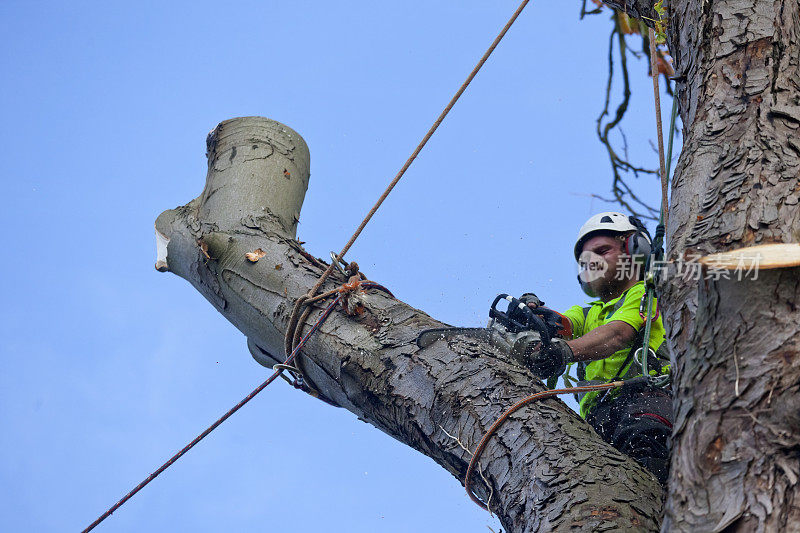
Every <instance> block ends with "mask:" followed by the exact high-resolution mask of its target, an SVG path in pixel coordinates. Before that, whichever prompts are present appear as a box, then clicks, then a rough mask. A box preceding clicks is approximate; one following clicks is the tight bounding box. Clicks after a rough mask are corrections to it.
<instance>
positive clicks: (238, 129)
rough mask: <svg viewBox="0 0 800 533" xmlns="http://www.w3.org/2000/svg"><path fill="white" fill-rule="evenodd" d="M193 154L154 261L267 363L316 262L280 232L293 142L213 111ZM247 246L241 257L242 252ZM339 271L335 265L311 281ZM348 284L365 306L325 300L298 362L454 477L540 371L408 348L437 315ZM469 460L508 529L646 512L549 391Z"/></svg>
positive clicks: (652, 499) (464, 341)
mask: <svg viewBox="0 0 800 533" xmlns="http://www.w3.org/2000/svg"><path fill="white" fill-rule="evenodd" d="M207 155H208V162H209V170H208V176H207V181H206V187H205V189H204V190H203V193H202V194H201V196H200V197H199V198H196V199H195V200H192V201H191V202H189V203H188V204H187V205H185V206H182V207H179V208H176V209H173V210H169V211H165V212H164V213H162V214H161V215H160V216H159V217H158V220H157V221H156V230H157V232H158V233H159V234H160V237H159V238H160V239H162V243H163V242H164V241H166V242H167V244H166V253H163V254H161V255H163V257H159V264H158V266H159V267H160V269H161V270H168V271H170V272H173V273H174V274H177V275H179V276H181V277H183V278H184V279H186V280H187V281H189V282H190V283H191V284H192V285H193V286H194V287H195V288H196V289H197V290H198V291H200V293H201V294H203V296H205V297H206V299H207V300H208V301H209V302H211V304H212V305H214V307H215V308H216V309H217V310H218V311H219V312H220V313H222V314H223V315H224V316H225V317H226V318H227V319H228V320H229V321H230V322H231V323H233V324H234V325H235V326H236V327H237V328H238V329H239V330H241V331H242V332H243V333H244V334H245V335H246V336H247V338H248V344H249V346H250V348H251V351H252V352H253V355H254V357H256V359H257V360H258V361H259V362H260V363H262V364H264V365H266V366H271V365H272V364H274V363H277V362H280V361H282V359H283V353H282V352H283V345H284V335H285V333H286V327H287V323H288V318H289V314H290V312H291V308H292V304H293V303H294V301H295V300H296V299H297V298H299V297H300V296H302V295H304V294H305V293H306V292H307V291H308V290H309V289H310V288H311V287H312V286H313V285H314V283H315V282H316V280H317V279H318V277H319V275H320V274H321V273H322V270H323V268H324V266H325V265H324V264H322V262H321V261H319V260H314V258H313V257H312V256H310V255H309V254H307V253H306V252H305V251H304V250H303V249H302V247H301V246H300V244H299V243H298V242H297V241H296V240H295V229H296V222H297V218H298V217H299V211H300V206H301V205H302V202H303V196H304V193H305V190H306V188H307V186H308V169H309V164H308V161H309V156H308V149H307V148H306V145H305V143H304V142H303V140H302V138H301V137H300V136H299V135H298V134H297V133H295V132H294V131H292V130H291V129H289V128H288V127H286V126H283V125H281V124H279V123H277V122H274V121H271V120H268V119H265V118H258V117H249V118H239V119H233V120H229V121H225V122H223V123H221V124H220V125H219V126H218V127H217V128H216V129H215V130H214V132H212V134H211V135H210V136H209V142H208V154H207ZM256 250H260V252H258V255H259V259H258V260H257V261H256V262H253V261H252V260H250V259H248V257H247V254H252V253H254V252H255V251H256ZM251 257H253V256H251ZM278 265H281V267H280V268H276V267H277V266H278ZM344 281H346V280H344V278H343V277H342V276H341V275H340V274H337V273H334V274H333V275H332V276H331V278H330V279H329V282H328V283H327V285H326V286H325V287H323V289H322V290H328V289H331V288H334V287H335V286H336V285H338V284H340V283H342V282H344ZM360 298H361V299H362V301H363V303H364V305H365V307H366V313H365V314H364V315H362V316H359V317H349V316H347V315H345V314H344V313H343V312H341V311H336V312H334V313H333V314H332V315H331V317H330V318H329V319H328V320H327V322H325V324H324V325H323V326H322V327H321V328H320V331H319V332H318V333H317V334H315V335H314V336H313V337H312V338H311V339H310V341H309V343H308V344H307V345H306V347H305V348H304V351H303V357H304V368H305V369H306V372H307V373H308V375H309V378H310V379H311V380H312V381H313V382H314V383H315V384H316V386H317V387H319V389H320V391H321V393H322V394H323V395H324V396H325V397H327V398H329V399H331V400H332V401H333V402H335V403H336V404H337V405H340V406H342V407H344V408H346V409H348V410H349V411H351V412H353V413H354V414H355V415H357V416H358V417H360V418H362V419H364V420H366V421H368V422H370V423H371V424H373V425H374V426H376V427H377V428H379V429H381V430H382V431H384V432H386V433H387V434H389V435H391V436H393V437H394V438H396V439H398V440H400V441H401V442H403V443H405V444H407V445H409V446H411V447H412V448H414V449H416V450H418V451H420V452H422V453H424V454H425V455H427V456H429V457H431V458H433V459H434V460H435V461H436V462H437V463H439V464H440V465H441V466H442V467H444V468H445V469H447V470H448V471H449V472H451V473H452V474H453V475H455V476H457V477H458V478H459V479H461V480H462V481H463V476H464V473H465V472H466V469H467V464H468V462H469V459H470V456H471V452H470V451H469V450H471V449H474V447H475V446H476V444H477V443H478V441H479V440H480V438H481V436H482V435H483V433H484V431H485V430H486V428H488V427H489V426H490V425H491V424H492V422H494V420H496V419H497V417H498V416H499V415H500V414H501V413H502V412H503V411H504V410H505V409H506V408H508V407H509V406H511V405H512V404H514V403H515V402H517V401H518V400H520V399H522V398H524V397H525V396H527V395H528V394H530V393H531V392H535V391H538V390H542V389H543V386H542V384H541V382H540V381H539V380H538V379H536V378H534V377H533V376H532V374H530V372H529V371H528V370H526V369H524V368H521V367H519V366H516V365H515V364H514V363H513V362H512V361H511V360H510V359H509V358H508V357H507V356H506V355H504V354H502V353H500V352H498V351H496V350H495V349H494V348H492V347H491V346H490V345H489V344H488V343H485V342H483V341H480V340H477V339H468V338H455V339H450V340H448V341H439V342H436V343H434V344H432V345H431V346H429V347H427V348H425V349H419V348H418V347H417V346H416V344H415V342H414V341H415V339H416V337H417V335H418V334H419V332H420V331H421V330H423V329H426V328H432V327H441V326H442V325H443V324H442V323H441V322H439V321H437V320H435V319H433V318H431V317H429V316H428V315H426V314H425V313H423V312H421V311H419V310H417V309H414V308H412V307H410V306H408V305H406V304H404V303H403V302H400V301H398V300H395V299H392V298H390V297H389V296H387V295H385V294H383V293H377V292H368V293H364V294H361V295H360ZM319 313H320V310H319V309H316V310H315V312H314V313H312V315H311V317H310V319H309V320H310V321H312V322H311V323H313V321H314V320H316V318H317V317H318V316H319ZM306 326H308V324H307V325H306ZM320 408H328V407H327V406H324V405H323V404H320ZM454 437H455V438H454ZM465 448H468V449H469V450H468V449H465ZM480 467H481V473H482V478H484V479H485V480H486V481H485V482H483V481H481V480H474V483H473V486H474V487H475V489H476V493H477V494H478V495H479V496H480V497H481V498H483V499H484V500H486V499H488V498H489V495H491V499H490V501H489V506H490V508H491V510H492V511H493V512H494V513H496V514H497V515H498V517H499V518H500V521H501V522H502V524H503V526H504V527H505V528H506V529H507V530H508V531H539V530H541V531H574V530H576V529H577V530H582V531H589V530H597V529H601V530H603V529H608V530H624V531H653V530H655V529H658V527H659V522H660V514H661V487H660V485H659V484H658V483H657V481H656V480H655V479H654V478H653V477H652V475H650V474H649V473H648V472H647V471H645V470H643V469H642V468H641V467H639V466H638V465H637V464H636V463H635V462H634V461H632V460H631V459H629V458H627V457H626V456H624V455H622V454H621V453H619V452H618V451H616V450H615V449H614V448H612V447H611V446H609V445H608V444H606V443H605V442H604V441H602V439H600V437H599V436H598V435H597V434H596V433H595V432H594V431H593V430H592V429H591V427H590V426H589V425H588V424H586V422H584V421H583V420H581V419H580V418H579V417H578V416H577V415H576V414H575V413H574V412H573V411H572V410H570V409H569V408H568V407H567V406H566V405H565V404H564V403H563V402H561V401H559V400H554V399H549V400H545V401H543V402H541V403H539V404H535V405H532V406H530V407H526V408H524V409H523V410H521V411H520V412H519V413H516V414H515V415H513V416H512V417H511V418H510V419H509V420H508V422H507V423H506V424H504V425H503V426H502V427H501V428H500V430H499V431H498V434H497V436H496V438H494V439H493V440H492V441H491V442H490V443H489V445H488V447H487V449H486V451H485V452H484V455H483V456H482V459H481V465H480ZM487 483H488V486H487ZM465 497H466V496H465Z"/></svg>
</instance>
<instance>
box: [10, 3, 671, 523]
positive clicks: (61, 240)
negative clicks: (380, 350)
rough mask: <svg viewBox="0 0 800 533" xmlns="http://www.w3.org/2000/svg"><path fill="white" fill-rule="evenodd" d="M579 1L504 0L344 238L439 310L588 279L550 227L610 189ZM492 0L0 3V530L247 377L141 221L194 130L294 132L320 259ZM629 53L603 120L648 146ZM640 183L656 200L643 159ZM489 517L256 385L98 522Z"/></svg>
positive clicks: (576, 298)
mask: <svg viewBox="0 0 800 533" xmlns="http://www.w3.org/2000/svg"><path fill="white" fill-rule="evenodd" d="M579 7H580V2H579V1H578V0H574V1H566V2H537V1H534V2H532V3H531V4H530V5H529V6H528V8H527V9H526V11H525V12H524V13H523V14H522V16H521V17H520V19H519V20H518V22H517V23H516V25H515V26H514V27H513V28H512V30H511V31H510V32H509V34H508V35H507V36H506V39H505V40H504V41H503V43H502V44H501V45H500V46H499V47H498V49H497V50H496V52H495V54H494V55H493V57H492V58H491V59H490V61H489V62H488V64H487V65H486V66H485V68H484V70H483V71H482V72H481V73H480V74H479V75H478V77H477V78H476V79H475V81H474V82H473V84H472V86H471V87H470V88H469V89H468V91H467V92H466V94H465V95H464V96H463V98H462V99H461V101H460V102H459V103H458V104H457V106H456V107H455V109H454V110H453V112H452V113H451V114H450V116H449V117H448V118H447V120H446V121H445V123H444V124H443V125H442V127H441V128H440V130H439V132H438V133H437V134H436V136H434V138H433V139H432V140H431V142H430V143H429V145H428V146H427V148H426V149H425V151H424V152H423V153H422V155H421V156H420V157H419V159H418V160H417V162H416V163H415V164H414V165H413V166H412V168H411V170H410V171H409V172H408V173H407V175H406V177H405V178H404V179H403V181H402V182H401V183H400V185H399V186H398V188H397V189H396V190H395V192H394V193H393V194H392V196H391V197H390V198H389V199H388V200H387V202H386V203H385V204H384V206H383V207H382V208H381V210H380V211H379V212H378V214H377V215H376V217H375V218H374V220H373V221H372V223H371V224H370V225H369V226H368V227H367V230H366V231H365V232H364V234H363V235H362V237H361V238H360V239H359V241H358V242H357V244H356V245H355V246H354V247H353V249H352V250H351V252H350V253H349V254H348V255H349V258H350V259H352V260H356V261H358V262H359V264H360V265H361V266H362V269H363V270H364V271H365V272H366V273H367V274H368V275H369V277H370V278H371V279H374V280H376V281H379V282H381V283H384V284H385V285H387V286H388V287H390V288H391V289H392V291H393V292H394V293H395V294H396V295H397V296H398V297H399V298H400V299H402V300H404V301H406V302H408V303H410V304H411V305H413V306H415V307H418V308H420V309H423V310H425V311H426V312H428V313H429V314H431V315H433V316H435V317H437V318H439V319H441V320H444V321H446V322H449V323H451V324H459V325H481V324H483V323H485V321H486V318H487V307H488V305H489V303H490V302H491V300H492V298H493V297H494V296H495V295H496V294H497V293H498V292H510V293H517V294H519V293H522V292H525V291H535V292H536V293H537V294H539V296H540V297H542V299H544V300H545V301H546V302H547V303H548V304H549V305H550V306H552V307H554V308H556V309H564V308H566V307H568V306H569V305H572V304H574V303H581V302H583V301H585V300H586V298H585V297H584V296H583V294H582V293H581V292H580V289H579V287H578V284H577V283H576V282H575V274H576V270H575V266H574V264H573V263H574V261H573V258H572V255H571V250H572V246H573V239H574V237H575V235H576V233H577V230H578V228H579V227H580V225H581V224H582V223H583V222H584V220H585V219H586V218H588V217H589V216H590V215H591V214H593V213H595V212H599V211H603V210H607V208H608V206H607V205H606V204H603V203H602V202H600V201H598V200H593V199H592V198H590V197H589V196H588V194H589V193H600V194H605V193H607V191H608V190H609V187H610V181H611V179H610V169H609V166H608V161H607V157H606V155H605V152H604V150H603V148H602V146H601V145H600V144H599V142H598V141H597V140H596V138H595V133H594V121H595V118H596V116H597V114H598V112H599V111H600V109H601V106H602V98H603V87H604V84H605V82H606V75H607V62H606V50H607V42H608V32H609V30H610V26H609V24H610V23H609V21H608V14H604V15H602V16H599V17H593V18H591V19H588V20H584V21H579V20H578V12H579ZM515 8H516V2H514V1H505V0H503V1H499V0H497V1H490V2H486V1H482V2H478V1H462V2H440V1H434V2H430V1H428V2H417V1H405V2H381V3H376V2H355V1H349V2H348V1H344V2H337V3H330V2H303V1H295V2H282V3H278V2H271V1H264V2H234V3H229V4H227V5H223V4H221V3H209V2H169V3H163V2H137V3H133V4H131V3H124V4H123V3H117V2H102V3H101V2H69V3H66V2H65V3H52V2H18V1H13V0H6V1H5V2H3V3H2V5H0V34H2V35H3V46H2V50H1V51H0V68H1V69H2V74H3V76H2V77H3V80H4V81H3V83H2V84H0V105H2V108H3V117H4V128H2V130H0V146H2V154H3V163H4V164H3V175H4V179H3V183H4V184H5V185H4V190H5V193H6V199H7V201H6V204H5V207H4V209H3V210H2V212H0V220H2V225H3V227H4V228H5V229H6V233H5V236H6V245H7V246H6V252H7V253H6V260H5V261H3V263H2V267H0V268H2V269H3V272H2V279H3V280H4V295H5V298H6V301H5V305H4V306H3V307H2V310H0V317H2V320H0V332H1V333H2V335H0V351H1V353H2V361H3V371H2V372H0V422H2V425H3V427H4V431H3V432H2V434H0V529H1V530H3V531H65V530H67V531H75V530H80V529H82V528H83V527H85V526H86V525H88V524H89V523H90V522H91V521H92V520H94V519H95V518H96V517H97V516H98V515H99V514H101V513H102V512H103V511H104V510H105V509H106V508H108V507H109V506H110V505H111V504H112V503H114V502H115V501H116V500H117V499H119V498H120V497H121V496H122V495H124V494H125V493H126V492H127V491H128V490H130V489H131V488H132V487H133V486H135V485H136V484H137V483H138V482H139V481H141V480H142V479H144V478H145V477H146V476H147V475H148V474H149V473H150V472H151V471H152V470H153V469H155V468H156V467H157V466H158V465H160V464H161V462H162V461H163V460H165V459H166V458H168V457H169V456H170V455H171V454H172V453H174V452H175V451H177V450H178V449H180V448H181V447H182V446H183V445H184V444H185V443H186V442H188V441H189V440H191V439H192V438H193V437H194V436H195V435H197V434H198V433H199V432H200V431H202V430H203V429H204V428H205V427H206V426H207V425H208V424H209V423H210V422H211V421H213V420H214V419H216V418H217V417H218V416H219V415H220V414H222V413H223V412H224V411H225V410H227V409H228V408H229V407H230V406H231V405H233V404H234V403H236V402H237V401H238V400H239V399H241V398H242V397H243V396H245V395H246V394H247V393H248V392H249V391H250V390H252V389H253V388H254V387H255V386H256V385H257V384H258V383H260V382H261V381H263V379H264V378H265V377H266V375H267V370H266V369H264V368H262V367H261V366H259V365H258V364H257V363H255V362H254V361H253V360H252V358H251V357H250V355H249V354H248V352H247V349H246V346H245V339H244V337H243V336H242V334H241V333H239V332H238V331H237V330H236V329H235V328H234V327H233V326H232V325H230V324H229V323H228V322H226V321H225V320H224V319H223V317H222V316H220V315H219V314H217V313H216V311H214V309H213V308H212V307H211V305H209V304H208V303H207V302H205V300H203V298H202V297H201V296H200V295H199V294H198V293H197V292H195V291H194V289H192V288H191V287H190V286H189V284H188V283H186V282H185V281H183V280H181V279H180V278H177V277H176V276H173V275H170V274H159V273H157V272H156V271H155V270H154V269H153V263H154V261H155V244H154V237H153V222H154V220H155V218H156V216H157V215H158V214H159V213H160V212H161V211H163V210H164V209H168V208H172V207H175V206H177V205H182V204H184V203H186V202H188V201H189V200H191V199H192V198H193V197H195V196H197V195H198V193H199V192H200V191H201V190H202V188H203V184H204V179H205V170H206V169H205V167H206V161H205V157H204V151H205V136H206V134H207V133H208V131H209V130H211V129H213V128H214V127H215V125H216V124H217V123H218V122H220V121H222V120H224V119H227V118H231V117H235V116H247V115H262V116H266V117H270V118H273V119H275V120H279V121H282V122H284V123H285V124H287V125H289V126H291V127H292V128H294V129H295V130H296V131H298V132H299V133H300V134H301V135H302V136H303V137H304V138H305V140H306V142H307V143H308V145H309V147H310V150H311V169H312V170H311V181H310V187H309V191H308V195H307V196H306V201H305V205H304V208H303V212H302V215H301V224H300V227H299V230H298V237H299V238H300V239H301V240H304V241H307V245H306V247H307V248H308V249H309V250H310V251H311V252H312V253H314V254H315V255H317V256H322V257H324V256H327V254H328V252H329V251H330V250H334V249H335V250H337V251H338V250H339V249H340V248H341V247H342V245H343V244H344V242H346V240H347V238H348V237H349V236H350V234H351V233H352V231H353V229H354V228H355V227H356V225H357V224H358V222H359V221H360V219H361V218H362V217H363V215H364V214H365V213H366V211H367V210H368V209H369V207H370V206H371V205H372V203H373V202H374V200H375V198H376V197H377V196H378V195H379V194H380V192H381V191H382V190H383V188H384V187H385V186H386V184H387V183H388V181H389V180H390V179H391V178H392V177H393V176H394V174H395V173H396V172H397V170H398V169H399V168H400V166H401V165H402V163H403V162H404V161H405V159H406V157H407V156H408V155H409V153H410V152H411V150H412V149H413V148H414V146H415V145H416V143H417V142H418V141H419V139H420V138H421V137H422V135H423V134H424V133H425V131H426V130H427V128H428V127H429V126H430V124H431V122H432V121H433V120H434V118H435V117H436V116H437V114H438V113H439V112H440V110H441V109H442V107H443V106H444V105H445V104H446V102H447V101H448V100H449V98H450V97H451V95H452V94H453V92H454V91H455V90H456V88H457V87H458V85H459V84H460V83H461V82H462V81H463V79H464V78H465V77H466V75H467V73H468V72H469V71H470V69H471V68H472V66H473V65H474V63H475V62H476V61H477V59H478V58H479V57H480V56H481V54H482V53H483V51H484V50H485V48H486V47H487V46H488V44H489V43H490V42H491V40H492V39H493V38H494V36H495V35H496V33H497V31H498V30H499V29H500V28H501V27H502V26H503V24H504V23H505V21H506V20H507V18H508V17H509V16H510V14H511V13H512V12H513V10H514V9H515ZM634 42H635V41H634ZM631 74H632V78H633V82H634V91H635V95H634V100H633V103H632V106H631V111H630V113H629V116H628V118H627V119H626V124H625V131H626V134H627V136H628V141H629V143H630V150H631V153H632V155H633V156H634V157H638V158H640V159H639V160H640V161H642V162H643V163H645V164H646V165H647V166H654V165H655V162H656V156H655V154H654V153H653V152H652V150H651V148H650V147H649V144H648V141H649V140H651V139H653V138H654V132H655V125H654V122H653V111H652V89H651V85H650V79H649V78H647V77H646V76H645V64H644V62H639V63H634V64H633V65H632V68H631ZM669 105H670V102H669V99H666V100H665V102H664V107H665V109H667V108H668V107H669ZM666 115H667V113H665V117H666ZM636 187H637V190H639V191H640V192H641V193H642V194H643V195H644V196H646V197H647V198H649V199H650V200H651V201H652V203H653V204H655V203H657V202H658V185H657V183H656V181H655V179H653V178H650V177H643V178H640V179H638V180H636ZM487 526H490V527H492V528H494V529H495V530H497V529H498V523H497V522H496V520H494V519H493V518H491V517H489V516H488V515H487V514H486V513H485V512H484V511H482V510H480V509H479V508H477V507H476V506H475V505H474V504H473V503H472V502H470V500H469V499H468V498H467V497H466V495H465V493H464V491H463V488H462V487H461V485H460V483H459V481H458V480H456V479H455V478H453V477H452V476H451V475H450V474H448V473H446V472H445V471H444V470H442V469H441V468H439V467H438V466H437V465H436V464H435V463H433V461H431V460H430V459H428V458H426V457H424V456H422V455H420V454H418V453H416V452H414V451H412V450H410V449H409V448H406V447H405V446H403V445H402V444H400V443H398V442H396V441H394V440H393V439H391V438H390V437H388V436H386V435H385V434H383V433H382V432H380V431H379V430H377V429H375V428H373V427H372V426H370V425H368V424H365V423H363V422H360V421H358V420H357V419H356V418H355V416H353V415H352V414H350V413H348V412H346V411H344V410H341V409H334V408H331V407H328V406H326V405H324V404H322V403H320V402H318V401H315V400H313V399H311V398H309V397H306V396H305V395H303V394H301V393H298V392H297V391H295V390H293V389H291V388H290V387H287V386H286V385H285V384H284V383H282V382H276V383H275V384H274V385H273V386H271V387H270V388H269V389H267V390H266V391H264V392H263V393H262V394H261V395H260V396H259V397H258V398H256V399H255V400H254V401H253V402H251V403H250V404H249V405H248V406H247V407H246V408H244V409H243V410H241V411H240V412H239V413H237V414H236V415H235V416H234V417H233V418H232V419H231V420H229V421H228V422H226V423H225V424H224V425H223V426H221V427H220V428H219V429H217V431H215V432H214V433H213V434H212V435H211V436H210V437H209V438H207V439H206V440H205V441H203V442H202V443H201V444H200V445H199V446H197V447H196V448H195V449H194V450H192V451H191V452H190V453H189V454H188V455H187V456H185V457H184V458H183V459H182V460H181V461H180V462H179V463H177V464H176V465H175V466H173V467H172V468H170V469H169V470H168V471H167V472H166V473H164V474H162V476H161V477H159V478H158V479H157V480H156V481H155V482H153V483H151V484H150V485H149V486H148V487H147V488H146V489H145V490H143V491H142V492H140V493H139V494H138V495H136V496H135V497H134V498H133V499H132V500H131V501H130V502H128V503H127V504H126V505H125V506H124V507H123V508H121V509H120V510H119V511H117V512H116V513H115V514H114V515H113V516H112V517H110V518H109V519H107V520H106V521H105V522H104V523H103V524H102V525H101V526H100V528H99V529H98V531H188V530H192V531H319V530H326V531H348V532H360V531H370V532H371V531H390V532H395V531H397V532H403V531H416V530H420V529H424V530H434V531H436V530H438V531H455V530H459V531H487V529H486V527H487Z"/></svg>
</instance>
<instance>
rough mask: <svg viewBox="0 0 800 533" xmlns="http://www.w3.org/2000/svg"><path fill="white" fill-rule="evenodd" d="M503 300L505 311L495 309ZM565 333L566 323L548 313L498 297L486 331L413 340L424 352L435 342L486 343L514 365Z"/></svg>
mask: <svg viewBox="0 0 800 533" xmlns="http://www.w3.org/2000/svg"><path fill="white" fill-rule="evenodd" d="M503 300H505V301H507V302H508V307H507V308H506V310H505V311H502V310H500V309H498V308H497V305H498V304H499V303H500V302H501V301H503ZM540 303H542V304H543V303H544V302H540ZM568 329H571V323H570V321H569V319H567V318H566V317H564V316H563V315H561V314H559V313H556V312H555V311H553V310H552V309H548V308H546V307H541V306H540V307H537V308H536V309H531V308H530V307H528V305H527V304H526V303H525V302H523V301H521V300H520V299H518V298H514V297H513V296H509V295H508V294H499V295H497V297H496V298H495V299H494V301H493V302H492V305H491V307H490V308H489V324H488V325H487V327H485V328H460V327H448V328H434V329H426V330H424V331H423V332H422V333H420V334H419V336H418V337H417V346H418V347H420V348H427V347H428V346H430V345H431V344H433V343H434V342H436V341H437V340H448V339H452V338H454V337H470V338H474V339H479V340H482V341H486V342H488V343H489V344H491V345H492V346H494V347H495V348H497V349H499V350H501V351H503V352H505V353H508V354H510V355H511V356H512V357H513V358H514V359H516V360H518V361H525V360H526V359H527V356H528V355H529V354H531V353H533V352H534V351H536V350H539V349H540V348H542V347H543V346H546V345H548V344H549V343H550V342H551V341H552V339H553V338H554V337H569V336H571V335H570V332H569V331H568Z"/></svg>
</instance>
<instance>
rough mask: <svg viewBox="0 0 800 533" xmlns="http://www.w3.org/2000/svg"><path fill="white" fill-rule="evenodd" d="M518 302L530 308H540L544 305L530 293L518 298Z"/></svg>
mask: <svg viewBox="0 0 800 533" xmlns="http://www.w3.org/2000/svg"><path fill="white" fill-rule="evenodd" d="M519 301H520V302H522V303H524V304H525V305H527V306H528V307H531V308H536V307H541V306H543V305H544V302H543V301H541V300H540V299H539V297H538V296H536V295H535V294H533V293H532V292H526V293H525V294H523V295H522V296H520V297H519ZM531 304H532V305H531Z"/></svg>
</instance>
